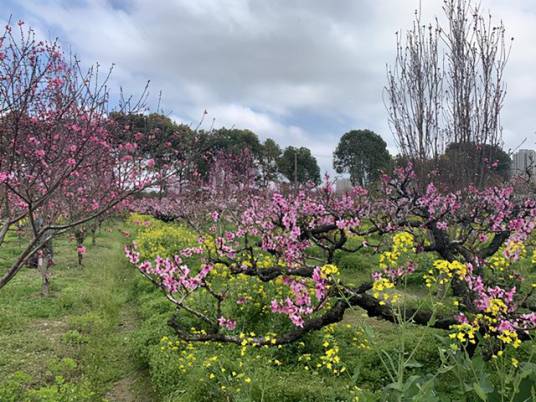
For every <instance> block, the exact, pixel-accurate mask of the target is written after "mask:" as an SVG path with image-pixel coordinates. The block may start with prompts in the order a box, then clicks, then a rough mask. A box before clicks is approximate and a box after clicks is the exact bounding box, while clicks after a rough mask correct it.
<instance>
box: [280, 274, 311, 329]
mask: <svg viewBox="0 0 536 402" xmlns="http://www.w3.org/2000/svg"><path fill="white" fill-rule="evenodd" d="M283 283H284V284H285V285H287V286H288V287H289V289H290V291H291V293H292V297H287V298H286V299H285V300H284V301H278V300H272V303H271V307H272V312H273V313H280V314H285V315H287V316H288V317H289V318H290V320H291V321H292V323H293V324H294V325H295V326H297V327H303V324H304V320H303V317H304V316H306V315H310V314H311V313H312V312H313V307H312V301H311V296H309V289H308V288H307V286H306V284H305V283H304V282H303V281H300V280H294V279H291V278H289V277H285V278H284V279H283Z"/></svg>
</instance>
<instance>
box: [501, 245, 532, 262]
mask: <svg viewBox="0 0 536 402" xmlns="http://www.w3.org/2000/svg"><path fill="white" fill-rule="evenodd" d="M504 250H505V253H507V254H508V255H518V256H519V259H521V258H524V257H525V256H526V255H527V248H526V247H525V244H524V243H523V242H522V241H509V242H508V244H506V247H505V249H504Z"/></svg>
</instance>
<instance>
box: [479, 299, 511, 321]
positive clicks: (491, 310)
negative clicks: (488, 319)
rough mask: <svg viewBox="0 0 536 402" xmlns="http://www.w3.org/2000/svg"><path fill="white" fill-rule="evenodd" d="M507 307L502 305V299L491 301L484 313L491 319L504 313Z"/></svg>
mask: <svg viewBox="0 0 536 402" xmlns="http://www.w3.org/2000/svg"><path fill="white" fill-rule="evenodd" d="M507 310H508V307H506V304H504V301H502V299H496V298H495V299H491V300H490V302H489V306H488V307H487V308H486V310H485V312H486V313H488V314H491V315H492V316H493V317H497V316H498V315H499V314H501V313H506V311H507Z"/></svg>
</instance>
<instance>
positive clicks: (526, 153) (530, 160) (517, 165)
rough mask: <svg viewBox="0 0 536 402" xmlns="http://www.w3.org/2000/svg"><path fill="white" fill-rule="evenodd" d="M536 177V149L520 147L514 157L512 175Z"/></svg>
mask: <svg viewBox="0 0 536 402" xmlns="http://www.w3.org/2000/svg"><path fill="white" fill-rule="evenodd" d="M528 173H529V174H530V175H531V177H533V178H534V177H536V151H535V150H533V149H520V150H519V151H517V152H516V153H515V154H514V155H513V157H512V177H515V176H526V175H527V174H528Z"/></svg>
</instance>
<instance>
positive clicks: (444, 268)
mask: <svg viewBox="0 0 536 402" xmlns="http://www.w3.org/2000/svg"><path fill="white" fill-rule="evenodd" d="M466 275H467V267H466V266H465V265H464V264H462V263H461V262H459V261H452V262H450V261H447V260H435V261H434V263H433V268H431V269H429V270H428V272H427V273H426V274H424V276H423V278H424V280H425V283H426V287H427V288H430V287H432V285H433V284H435V283H437V284H439V285H444V284H446V283H448V282H450V280H451V279H452V278H453V277H454V276H457V277H458V278H459V279H463V278H464V277H465V276H466Z"/></svg>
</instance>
